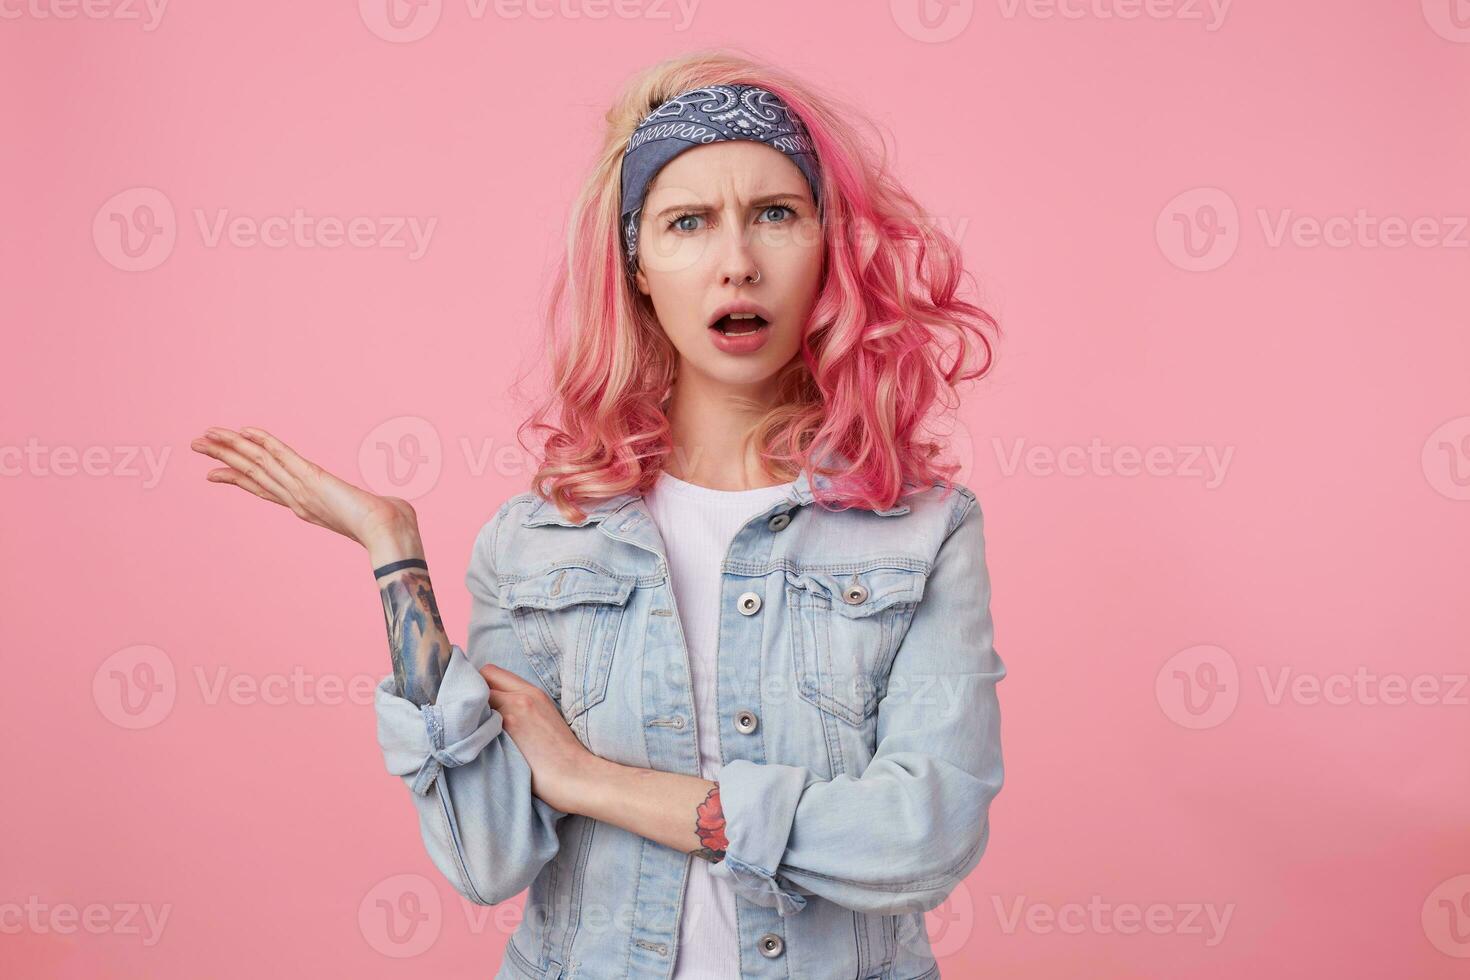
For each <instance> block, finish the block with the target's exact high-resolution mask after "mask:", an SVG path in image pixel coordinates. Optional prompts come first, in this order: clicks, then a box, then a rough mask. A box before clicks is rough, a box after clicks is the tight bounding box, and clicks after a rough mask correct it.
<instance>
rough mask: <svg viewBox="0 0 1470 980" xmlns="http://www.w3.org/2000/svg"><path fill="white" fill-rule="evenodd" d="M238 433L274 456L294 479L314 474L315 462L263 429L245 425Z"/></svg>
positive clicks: (302, 478)
mask: <svg viewBox="0 0 1470 980" xmlns="http://www.w3.org/2000/svg"><path fill="white" fill-rule="evenodd" d="M240 433H241V435H243V436H245V438H247V439H249V440H250V441H251V442H253V443H255V444H256V445H258V446H260V447H261V448H263V449H264V450H265V451H266V452H268V453H270V454H271V456H273V457H275V460H276V462H278V463H280V464H281V468H282V469H284V470H285V471H286V472H287V473H289V474H290V475H291V476H293V477H295V478H296V479H298V480H305V479H307V478H308V477H311V476H314V475H316V474H315V470H314V466H315V464H313V463H312V462H311V461H310V460H308V459H306V458H305V457H304V456H302V455H301V454H300V453H298V452H297V451H296V450H294V449H292V448H291V447H290V446H288V445H286V444H285V443H284V442H282V441H281V440H279V439H277V438H276V437H275V436H273V435H271V434H270V433H269V432H267V431H265V430H264V429H257V428H255V427H254V426H252V425H247V426H245V427H244V428H242V429H241V430H240Z"/></svg>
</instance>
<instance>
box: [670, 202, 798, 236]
mask: <svg viewBox="0 0 1470 980" xmlns="http://www.w3.org/2000/svg"><path fill="white" fill-rule="evenodd" d="M772 211H785V212H787V213H788V214H790V215H791V217H793V218H794V217H796V209H795V208H793V207H791V206H790V205H787V204H768V205H766V206H765V207H764V208H762V209H761V214H763V215H764V214H769V213H770V212H772ZM701 217H703V215H702V214H700V213H699V212H697V211H685V212H683V213H681V214H676V215H674V217H673V218H671V219H669V224H668V228H669V230H670V231H683V232H690V231H697V230H698V229H697V228H690V227H687V226H681V225H680V224H679V222H681V221H687V220H689V219H690V218H701ZM778 223H779V222H778Z"/></svg>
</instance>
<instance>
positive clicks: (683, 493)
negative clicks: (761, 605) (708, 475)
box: [644, 472, 794, 980]
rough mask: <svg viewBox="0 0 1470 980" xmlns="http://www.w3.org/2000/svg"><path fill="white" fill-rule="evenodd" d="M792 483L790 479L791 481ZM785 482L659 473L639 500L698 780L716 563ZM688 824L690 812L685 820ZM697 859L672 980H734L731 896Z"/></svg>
mask: <svg viewBox="0 0 1470 980" xmlns="http://www.w3.org/2000/svg"><path fill="white" fill-rule="evenodd" d="M793 483H794V481H793ZM792 485H793V484H792V483H782V484H778V485H776V486H773V487H758V488H757V489H754V490H712V489H710V488H709V487H701V486H696V485H695V484H693V483H685V482H684V481H683V480H680V479H677V478H675V477H672V476H670V475H669V474H668V473H666V472H665V473H660V474H659V478H658V482H657V483H656V484H654V487H653V489H652V490H650V491H649V492H648V493H647V494H646V495H645V497H644V502H645V503H646V504H647V505H648V512H649V514H650V515H651V516H652V517H653V521H654V523H655V524H656V525H658V530H659V534H660V535H661V536H662V537H663V540H664V550H665V552H666V554H667V555H668V560H669V577H670V580H671V584H672V588H673V591H674V602H675V603H676V604H677V605H678V607H679V609H678V612H679V621H680V623H681V624H682V625H683V627H684V639H685V642H686V643H687V644H688V647H689V668H690V671H691V672H692V674H693V677H692V680H693V683H694V711H695V716H696V718H697V721H698V725H697V727H698V729H699V768H700V775H701V776H702V777H704V778H705V779H710V780H714V779H716V778H717V777H718V776H719V772H720V735H719V719H718V717H717V712H718V711H719V707H718V705H717V703H716V700H715V685H716V679H717V677H718V672H717V670H716V665H715V657H716V653H717V650H716V647H717V646H718V643H719V629H720V610H719V604H720V562H721V561H722V560H724V558H725V554H726V552H727V551H728V550H729V548H730V541H731V540H732V539H733V538H734V537H735V534H736V532H738V531H739V530H740V529H741V528H742V527H744V526H745V523H746V522H747V521H749V520H750V519H751V518H753V517H755V516H756V515H757V514H760V513H763V512H764V511H765V510H767V509H768V508H769V507H771V506H772V505H773V504H775V503H776V502H778V501H780V500H784V499H785V498H787V497H788V496H790V495H791V488H792ZM689 821H690V825H691V826H692V825H693V823H694V813H693V812H692V811H691V812H690V814H689ZM709 869H710V863H709V862H708V861H706V860H705V859H704V858H694V859H693V860H692V861H691V862H690V869H689V881H688V891H687V893H686V895H685V897H684V910H683V913H682V915H681V917H680V922H679V951H678V958H677V960H676V961H675V964H674V975H673V980H727V978H738V977H739V971H738V964H739V963H740V949H739V945H740V939H739V933H738V932H737V931H736V921H735V893H734V891H733V890H731V888H730V885H729V884H728V883H727V882H724V881H721V880H719V879H717V878H714V877H711V875H710V873H709Z"/></svg>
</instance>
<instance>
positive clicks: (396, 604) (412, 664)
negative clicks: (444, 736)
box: [378, 569, 450, 706]
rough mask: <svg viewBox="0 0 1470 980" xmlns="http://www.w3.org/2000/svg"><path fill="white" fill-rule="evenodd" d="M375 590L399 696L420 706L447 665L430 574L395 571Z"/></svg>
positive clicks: (427, 700)
mask: <svg viewBox="0 0 1470 980" xmlns="http://www.w3.org/2000/svg"><path fill="white" fill-rule="evenodd" d="M378 594H379V596H380V597H381V598H382V600H383V618H384V619H385V620H387V624H388V649H389V652H390V653H391V655H392V657H393V679H394V681H395V682H396V683H397V686H398V696H399V697H404V698H408V699H409V700H410V701H412V702H413V703H414V704H417V705H419V706H423V705H426V704H433V703H434V699H435V698H436V697H438V695H439V684H440V682H441V681H443V680H444V670H445V668H447V667H448V666H449V653H450V649H449V638H448V637H447V636H445V634H444V623H443V621H442V620H440V618H439V606H438V604H437V603H435V602H434V587H433V585H431V584H430V582H429V574H428V573H427V572H425V571H421V570H418V569H405V570H404V571H401V572H397V573H395V574H393V575H390V576H387V577H386V578H384V579H382V580H381V581H380V582H379V592H378Z"/></svg>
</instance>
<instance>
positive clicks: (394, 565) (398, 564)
mask: <svg viewBox="0 0 1470 980" xmlns="http://www.w3.org/2000/svg"><path fill="white" fill-rule="evenodd" d="M400 568H422V569H423V570H424V571H426V572H427V571H428V570H429V565H428V563H427V562H425V561H424V560H423V559H422V558H405V559H403V560H402V561H392V562H389V563H388V564H386V565H381V566H379V567H377V568H375V569H373V578H382V577H383V576H384V575H387V574H389V573H391V572H396V571H398V570H399V569H400Z"/></svg>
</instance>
